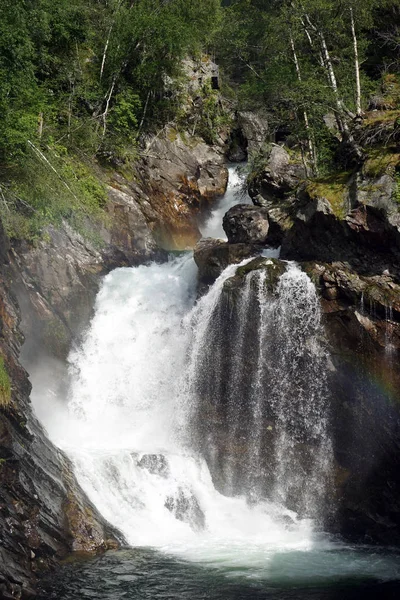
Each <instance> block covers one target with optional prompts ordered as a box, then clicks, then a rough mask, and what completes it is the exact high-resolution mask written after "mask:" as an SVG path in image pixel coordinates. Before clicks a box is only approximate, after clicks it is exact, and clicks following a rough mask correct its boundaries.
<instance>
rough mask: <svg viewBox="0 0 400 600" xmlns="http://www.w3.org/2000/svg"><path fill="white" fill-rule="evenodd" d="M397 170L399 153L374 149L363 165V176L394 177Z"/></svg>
mask: <svg viewBox="0 0 400 600" xmlns="http://www.w3.org/2000/svg"><path fill="white" fill-rule="evenodd" d="M399 169H400V153H398V152H393V151H391V150H390V149H388V148H374V150H372V151H370V153H369V156H368V158H367V160H366V162H365V163H364V175H365V176H367V177H381V176H382V175H394V174H395V172H396V171H397V170H399Z"/></svg>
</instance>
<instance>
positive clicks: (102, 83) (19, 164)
mask: <svg viewBox="0 0 400 600" xmlns="http://www.w3.org/2000/svg"><path fill="white" fill-rule="evenodd" d="M219 15H220V2H219V0H169V1H168V2H166V1H165V0H135V2H132V1H131V0H35V1H33V0H13V1H11V0H2V1H1V3H0V113H1V119H0V185H1V191H2V195H0V213H1V215H0V216H1V218H2V219H3V220H4V222H5V226H6V229H7V231H8V233H9V235H11V237H15V238H26V239H29V240H35V239H36V238H37V237H38V236H40V235H42V233H43V231H44V230H45V228H46V226H47V225H48V224H51V223H60V222H61V221H62V220H64V219H65V220H67V221H68V222H69V223H71V224H73V225H74V226H76V227H78V228H80V229H82V230H85V221H86V220H87V216H88V215H90V217H91V218H92V217H93V216H94V217H95V218H100V217H101V213H102V209H103V207H104V202H105V190H104V188H103V186H102V185H101V183H99V182H98V181H97V179H96V175H95V174H94V172H93V168H92V165H93V164H94V163H95V159H96V158H99V159H101V160H102V161H104V160H108V161H111V162H113V163H115V162H118V163H119V164H121V163H122V162H124V161H131V160H134V159H135V158H136V156H137V138H138V135H139V133H141V132H143V131H146V130H152V129H158V128H160V127H162V126H164V125H165V124H166V123H167V122H169V121H170V120H171V119H173V118H174V117H175V115H176V113H177V110H178V108H179V97H178V96H177V94H175V90H174V89H173V88H172V87H171V84H170V83H169V82H170V81H173V80H174V79H176V78H178V77H179V75H180V71H181V59H182V58H183V57H185V56H187V55H188V54H191V53H192V54H196V53H199V52H200V50H201V49H202V47H203V46H204V45H205V44H206V43H207V42H208V40H209V38H210V36H211V35H212V32H213V30H214V28H215V27H216V25H217V23H218V21H219ZM206 111H207V113H208V117H207V118H208V119H209V120H210V123H211V127H213V126H214V124H216V123H217V121H218V115H217V114H216V112H215V111H214V107H213V106H212V102H211V101H210V103H209V105H208V106H207V109H206ZM35 148H36V150H34V149H35ZM40 153H42V156H41V155H40ZM46 160H47V161H48V162H46Z"/></svg>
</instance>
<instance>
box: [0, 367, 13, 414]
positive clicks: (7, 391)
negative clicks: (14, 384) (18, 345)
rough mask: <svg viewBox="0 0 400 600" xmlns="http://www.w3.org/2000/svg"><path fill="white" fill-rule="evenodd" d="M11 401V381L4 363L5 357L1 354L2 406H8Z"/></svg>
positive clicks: (0, 405) (0, 393)
mask: <svg viewBox="0 0 400 600" xmlns="http://www.w3.org/2000/svg"><path fill="white" fill-rule="evenodd" d="M10 402H11V382H10V377H9V375H8V373H7V369H6V366H5V364H4V358H3V357H2V356H0V408H7V407H8V406H9V405H10Z"/></svg>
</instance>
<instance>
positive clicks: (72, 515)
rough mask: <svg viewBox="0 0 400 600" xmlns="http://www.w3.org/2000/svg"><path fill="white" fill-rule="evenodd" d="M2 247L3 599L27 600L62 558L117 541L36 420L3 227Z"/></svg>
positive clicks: (0, 542) (0, 454)
mask: <svg viewBox="0 0 400 600" xmlns="http://www.w3.org/2000/svg"><path fill="white" fill-rule="evenodd" d="M0 248H1V250H0V255H1V264H0V294H1V331H0V353H1V356H2V357H3V359H4V364H5V369H6V371H7V375H8V377H9V380H10V382H11V393H10V397H9V398H8V399H7V401H6V402H2V403H0V595H1V597H2V598H20V597H22V598H28V597H31V596H32V595H34V589H33V586H34V583H35V573H36V572H39V571H40V570H43V569H45V568H47V567H49V566H51V565H52V564H53V563H54V561H55V560H56V559H57V558H60V557H62V556H63V555H65V554H66V553H67V552H69V551H71V550H83V551H97V550H105V549H107V548H108V547H116V546H117V545H118V542H117V540H116V538H115V534H114V533H113V531H112V530H111V528H110V527H109V526H108V525H107V524H106V523H105V522H104V520H103V519H102V518H101V517H100V515H99V514H98V512H97V510H96V509H95V508H94V507H93V506H92V505H91V504H90V502H89V501H88V499H87V498H86V497H85V495H84V494H83V492H82V491H81V490H80V488H79V486H78V484H77V482H76V481H75V478H74V476H73V474H72V467H71V464H70V462H69V460H68V459H67V458H66V457H65V456H64V455H63V454H62V453H61V452H60V451H59V450H57V449H56V448H55V447H54V446H53V445H52V444H51V442H50V441H49V440H48V439H47V438H46V434H45V432H44V431H43V428H42V427H41V426H40V424H39V423H38V421H37V420H36V418H35V417H34V416H33V414H32V411H31V406H30V402H29V394H30V389H31V386H30V382H29V380H28V374H27V373H26V371H25V370H24V369H23V368H22V367H21V365H20V363H19V360H18V357H19V352H20V347H21V343H22V341H23V337H22V335H21V333H20V330H19V320H20V314H19V308H18V307H17V305H16V303H15V298H14V296H13V295H12V294H11V293H10V290H9V282H8V273H7V271H8V265H7V254H6V251H7V241H6V240H5V238H4V234H3V231H2V228H1V226H0Z"/></svg>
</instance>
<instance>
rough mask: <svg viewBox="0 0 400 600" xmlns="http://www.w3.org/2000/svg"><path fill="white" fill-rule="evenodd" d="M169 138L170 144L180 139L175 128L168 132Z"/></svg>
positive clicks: (169, 129)
mask: <svg viewBox="0 0 400 600" xmlns="http://www.w3.org/2000/svg"><path fill="white" fill-rule="evenodd" d="M167 138H168V139H169V141H170V142H176V140H177V139H178V131H177V130H176V129H174V127H169V128H168V130H167Z"/></svg>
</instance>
